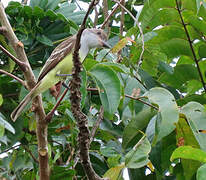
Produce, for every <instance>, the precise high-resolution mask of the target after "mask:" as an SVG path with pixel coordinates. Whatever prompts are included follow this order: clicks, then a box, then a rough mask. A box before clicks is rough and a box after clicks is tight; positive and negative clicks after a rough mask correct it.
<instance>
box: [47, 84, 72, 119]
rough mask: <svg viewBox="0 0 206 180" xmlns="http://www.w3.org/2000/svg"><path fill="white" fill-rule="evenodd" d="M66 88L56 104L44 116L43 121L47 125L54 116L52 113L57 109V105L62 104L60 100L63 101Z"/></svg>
mask: <svg viewBox="0 0 206 180" xmlns="http://www.w3.org/2000/svg"><path fill="white" fill-rule="evenodd" d="M68 90H69V89H68V88H66V89H65V90H64V92H63V94H62V95H61V97H60V99H59V100H58V101H57V103H56V104H55V106H54V107H53V108H52V110H51V111H50V112H49V113H48V114H47V115H46V117H45V121H46V122H47V123H49V122H50V121H51V119H52V116H53V115H54V112H55V111H56V109H57V107H58V106H59V104H60V103H61V102H62V100H63V99H64V96H65V95H66V94H67V92H68Z"/></svg>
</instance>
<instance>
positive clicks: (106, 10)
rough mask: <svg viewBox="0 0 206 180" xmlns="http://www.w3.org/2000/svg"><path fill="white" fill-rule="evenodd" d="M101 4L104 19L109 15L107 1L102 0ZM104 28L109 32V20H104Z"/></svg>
mask: <svg viewBox="0 0 206 180" xmlns="http://www.w3.org/2000/svg"><path fill="white" fill-rule="evenodd" d="M102 4H103V7H102V10H103V14H104V19H107V17H108V16H109V15H108V3H107V0H103V3H102ZM105 29H106V31H107V33H108V34H109V32H110V28H109V21H107V22H106V24H105Z"/></svg>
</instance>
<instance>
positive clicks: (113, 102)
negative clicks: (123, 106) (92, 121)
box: [90, 64, 121, 114]
mask: <svg viewBox="0 0 206 180" xmlns="http://www.w3.org/2000/svg"><path fill="white" fill-rule="evenodd" d="M90 74H91V75H92V77H93V78H94V79H95V81H96V84H97V86H98V90H99V94H100V99H101V102H102V105H103V107H104V110H105V111H106V112H108V113H109V114H114V113H115V112H116V111H117V108H118V106H119V102H120V96H121V86H120V80H119V78H118V76H117V74H116V73H115V72H114V71H113V70H112V69H111V68H109V67H108V66H106V65H103V64H97V65H95V66H94V67H93V68H92V69H91V71H90Z"/></svg>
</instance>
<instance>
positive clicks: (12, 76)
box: [0, 69, 27, 88]
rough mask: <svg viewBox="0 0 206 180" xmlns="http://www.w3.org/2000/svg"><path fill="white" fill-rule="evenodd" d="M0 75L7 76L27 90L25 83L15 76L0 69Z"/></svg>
mask: <svg viewBox="0 0 206 180" xmlns="http://www.w3.org/2000/svg"><path fill="white" fill-rule="evenodd" d="M0 73H2V74H6V75H7V76H9V77H11V78H13V79H15V80H17V81H19V82H20V83H21V84H22V85H23V86H24V87H25V88H27V87H26V83H25V82H24V81H23V80H22V79H20V78H18V77H17V76H15V75H13V74H11V73H9V72H7V71H4V70H3V69H0Z"/></svg>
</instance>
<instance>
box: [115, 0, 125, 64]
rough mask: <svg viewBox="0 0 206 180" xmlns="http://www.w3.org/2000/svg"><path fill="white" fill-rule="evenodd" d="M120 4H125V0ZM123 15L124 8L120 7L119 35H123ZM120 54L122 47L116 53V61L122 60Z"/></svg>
mask: <svg viewBox="0 0 206 180" xmlns="http://www.w3.org/2000/svg"><path fill="white" fill-rule="evenodd" d="M121 4H122V5H123V6H125V0H122V2H121ZM124 16H125V10H124V9H123V8H121V17H120V29H119V34H120V37H122V36H123V31H124ZM121 54H122V49H121V50H120V51H119V52H118V53H117V56H118V58H117V62H118V63H120V62H122V60H123V58H122V56H121Z"/></svg>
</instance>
